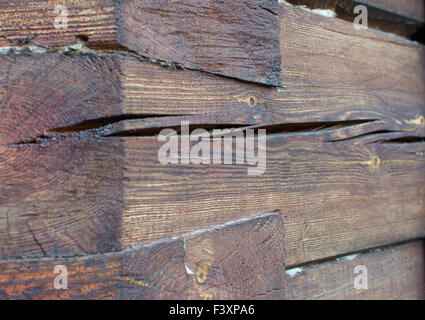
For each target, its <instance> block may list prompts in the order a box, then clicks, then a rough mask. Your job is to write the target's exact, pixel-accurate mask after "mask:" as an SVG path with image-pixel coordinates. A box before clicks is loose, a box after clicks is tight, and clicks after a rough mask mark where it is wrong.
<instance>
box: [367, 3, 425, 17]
mask: <svg viewBox="0 0 425 320" xmlns="http://www.w3.org/2000/svg"><path fill="white" fill-rule="evenodd" d="M360 2H362V3H365V4H368V5H371V6H375V7H377V8H381V9H384V10H387V11H391V12H394V13H397V14H399V15H402V16H406V17H409V18H412V19H416V20H418V21H421V22H424V21H425V3H424V1H423V0H409V1H408V3H405V2H404V3H403V1H397V0H361V1H360Z"/></svg>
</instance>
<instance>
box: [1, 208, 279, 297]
mask: <svg viewBox="0 0 425 320" xmlns="http://www.w3.org/2000/svg"><path fill="white" fill-rule="evenodd" d="M57 265H62V266H66V267H67V271H68V289H67V290H57V289H55V288H54V279H55V278H56V277H57V276H58V275H59V274H55V273H54V270H55V266H57ZM284 270H285V261H284V236H283V220H282V218H281V216H280V215H278V214H271V215H266V216H262V217H258V218H253V219H250V220H247V221H243V222H237V223H233V224H229V225H226V226H219V227H214V228H211V229H210V230H204V231H202V232H197V233H193V234H188V235H185V236H181V237H179V238H178V239H174V240H166V241H163V242H159V243H155V244H151V245H148V246H145V247H139V248H135V249H130V250H126V251H123V252H116V253H107V254H101V255H94V256H88V257H80V258H68V259H64V258H61V259H38V260H37V259H34V260H23V261H0V271H1V272H0V274H1V275H0V298H1V299H188V298H192V299H254V298H255V299H279V298H282V297H283V281H284V280H283V279H284V277H283V274H284ZM61 274H63V273H61ZM229 278H230V279H232V281H231V282H228V281H227V280H228V279H229ZM223 281H224V282H226V286H223V285H221V284H222V283H223ZM61 283H62V282H61Z"/></svg>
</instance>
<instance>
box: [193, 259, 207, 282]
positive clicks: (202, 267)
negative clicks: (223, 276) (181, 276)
mask: <svg viewBox="0 0 425 320" xmlns="http://www.w3.org/2000/svg"><path fill="white" fill-rule="evenodd" d="M207 278H208V266H207V264H206V263H204V262H202V261H201V262H200V263H199V265H198V270H197V271H196V280H197V281H198V283H204V282H205V281H206V280H207Z"/></svg>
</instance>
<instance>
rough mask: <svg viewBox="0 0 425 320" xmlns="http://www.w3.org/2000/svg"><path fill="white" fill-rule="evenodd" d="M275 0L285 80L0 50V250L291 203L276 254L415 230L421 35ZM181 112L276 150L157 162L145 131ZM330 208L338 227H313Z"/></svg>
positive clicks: (117, 235)
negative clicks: (275, 82)
mask: <svg viewBox="0 0 425 320" xmlns="http://www.w3.org/2000/svg"><path fill="white" fill-rule="evenodd" d="M284 9H285V10H281V15H282V17H283V18H284V19H282V20H281V23H282V25H281V37H287V38H289V39H291V44H290V45H289V44H284V43H283V44H281V50H282V53H283V54H284V55H285V56H287V57H288V60H285V61H284V67H285V68H284V71H283V72H282V78H283V79H285V81H286V82H287V88H286V89H283V88H266V87H264V86H258V85H253V84H248V83H243V82H240V81H236V80H232V79H224V78H221V77H218V76H215V75H210V74H206V73H202V72H197V71H191V70H169V69H165V68H161V67H159V66H154V65H151V64H149V63H146V62H141V61H138V60H136V59H133V58H130V57H121V56H118V55H99V56H96V55H82V56H78V55H71V56H59V55H50V54H38V55H29V54H24V55H2V56H1V57H0V58H1V59H2V60H3V62H4V63H1V64H0V68H2V72H1V74H2V75H4V76H3V78H2V79H1V82H0V83H1V90H0V92H1V97H0V100H1V104H2V105H3V106H4V107H3V109H2V123H1V126H0V128H1V130H0V137H1V144H2V146H1V149H2V151H1V157H0V161H1V165H0V170H1V179H2V184H1V188H2V190H1V191H2V192H1V194H2V195H3V198H2V205H1V208H0V212H1V215H2V218H3V219H2V227H1V228H2V230H4V232H2V233H1V235H2V236H3V239H2V244H3V246H2V248H1V256H2V258H10V257H21V256H24V255H56V254H60V255H63V254H75V253H81V252H85V253H93V252H108V251H111V250H119V249H122V248H125V247H127V246H128V245H133V244H137V243H139V242H150V241H152V240H153V239H160V238H162V237H168V236H174V235H178V234H180V233H181V232H187V231H191V230H195V229H197V228H201V227H207V226H210V225H215V224H217V223H222V222H223V223H224V222H227V221H231V220H233V219H234V218H235V217H237V218H241V217H242V218H243V217H247V216H251V215H256V214H258V213H261V212H270V211H273V210H281V211H282V213H283V214H284V215H285V214H286V213H289V214H288V215H287V217H288V218H287V219H288V223H289V225H292V226H291V227H290V228H291V229H292V230H293V231H292V233H291V232H290V231H288V232H287V234H288V239H289V240H288V242H287V247H288V250H287V251H288V252H289V253H288V260H287V261H288V264H289V265H295V264H298V263H302V262H306V261H311V260H316V259H321V258H323V257H324V256H325V255H327V254H328V253H327V251H326V250H327V249H326V248H327V247H331V248H332V250H331V251H330V252H329V254H332V255H334V254H335V255H336V254H342V253H344V252H350V251H353V250H360V249H362V248H367V247H371V246H372V247H373V246H377V245H382V244H388V243H391V242H392V241H401V240H406V239H410V238H412V237H417V236H421V235H422V234H423V230H424V228H423V221H424V219H423V175H422V173H423V164H424V163H423V144H422V143H421V142H420V139H421V138H422V137H423V136H424V133H423V132H424V130H425V129H424V127H425V125H424V113H425V112H424V95H423V93H424V87H423V86H424V81H423V80H424V75H423V72H422V70H423V68H422V67H423V60H422V58H423V48H422V47H421V46H418V45H415V44H412V43H408V42H403V41H399V40H395V39H392V38H389V37H386V36H384V35H380V34H374V33H373V32H366V33H363V36H359V35H357V36H355V33H353V34H350V32H354V31H352V29H351V28H352V26H351V24H348V23H346V22H344V21H339V20H331V21H332V23H330V24H326V23H325V22H326V21H328V19H325V18H323V17H320V16H317V15H314V14H311V13H308V12H305V11H302V10H300V9H297V8H291V7H289V6H286V7H285V8H284ZM298 23H302V24H303V27H302V28H301V27H299V25H298ZM313 34H314V35H316V36H318V37H317V39H315V38H314V37H313V36H312V35H313ZM364 35H366V36H364ZM352 36H353V37H352ZM291 37H293V39H292V38H291ZM327 39H328V40H327ZM329 39H333V40H329ZM353 39H354V40H353ZM347 43H348V44H349V45H350V46H349V47H347ZM308 44H309V45H311V48H316V49H315V50H316V51H311V48H310V49H309V50H306V48H309V47H308ZM322 44H326V45H327V46H328V47H330V48H338V50H337V51H331V52H327V51H323V50H319V48H321V45H322ZM355 44H357V45H359V44H360V49H358V50H357V49H355ZM346 50H351V51H350V52H351V54H350V55H346ZM306 52H307V53H306ZM365 52H366V53H367V55H368V56H370V57H372V58H371V61H369V60H368V59H362V57H363V55H364V54H365ZM375 56H378V58H376V57H375ZM305 57H309V59H310V60H311V62H310V63H309V64H308V63H307V62H305V61H304V62H303V60H305V59H306V58H305ZM314 57H317V58H314ZM346 58H349V59H351V60H350V63H348V64H347V60H346ZM34 59H35V60H34ZM325 59H328V60H329V65H332V66H333V68H329V67H326V68H324V67H321V66H322V62H323V60H325ZM34 61H35V62H34ZM382 61H387V62H388V61H390V62H391V63H390V64H388V65H387V69H384V70H383V69H382V66H384V64H383V63H382ZM385 65H386V64H385ZM350 66H351V67H350ZM358 66H361V68H360V69H357V67H358ZM388 66H390V67H388ZM69 70H72V72H69ZM297 70H298V71H297ZM353 70H354V71H356V72H353ZM335 79H341V80H340V82H339V81H338V82H337V81H335ZM35 87H36V88H37V91H35V90H34V88H35ZM330 88H332V89H330ZM347 92H349V93H348V94H347ZM329 106H333V107H332V108H330V107H329ZM158 110H161V112H159V111H158ZM312 119H313V120H312ZM182 120H188V121H190V122H191V123H192V124H193V125H197V126H201V127H206V128H207V129H212V128H214V127H216V128H223V127H224V126H227V127H232V126H235V127H238V126H239V127H240V126H247V125H258V126H263V127H265V128H266V129H267V130H268V133H270V134H272V133H273V134H272V135H270V136H269V138H268V139H269V140H268V141H270V143H271V144H270V147H271V148H272V149H271V150H273V149H276V150H277V151H276V152H272V153H271V155H270V157H271V158H270V159H269V158H268V159H267V161H268V162H267V171H266V174H265V175H264V176H263V177H257V178H256V179H253V180H252V181H251V182H249V181H247V180H248V177H247V176H246V173H247V167H246V166H240V167H239V168H237V169H236V168H235V167H234V166H227V167H226V166H224V167H215V166H213V165H211V166H205V167H203V166H201V167H184V168H183V167H180V166H174V167H173V166H172V167H163V166H161V165H160V163H159V161H158V149H159V147H160V146H161V144H160V143H159V142H158V140H157V137H156V136H155V134H157V133H158V132H159V130H160V129H162V128H166V127H175V126H179V125H180V123H181V121H182ZM372 120H377V121H372ZM12 128H13V130H12ZM90 128H91V130H87V129H90ZM152 129H154V130H153V131H152ZM315 131H316V132H315ZM396 131H401V132H400V133H398V132H396ZM110 134H112V135H114V137H108V135H110ZM364 135H368V136H364ZM132 136H134V137H132ZM353 138H356V139H353ZM412 139H413V141H412ZM339 140H343V141H340V142H336V141H339ZM327 141H329V142H327ZM332 141H335V142H332ZM383 141H386V143H381V142H383ZM415 141H416V142H415ZM403 142H409V143H403ZM270 147H269V145H268V149H269V148H270ZM315 153H316V155H315ZM293 154H294V155H295V156H294V159H295V160H294V163H293V164H292V165H291V161H290V158H291V157H293ZM306 154H307V155H308V154H309V155H308V156H306ZM66 158H68V159H70V160H64V159H66ZM269 161H270V162H269ZM157 167H158V169H156V168H157ZM146 168H149V169H146ZM152 168H155V169H152ZM375 168H378V169H377V170H375ZM155 170H157V172H155ZM234 170H235V173H234V175H232V174H231V172H233V171H234ZM371 172H372V173H373V174H371ZM180 173H186V174H187V177H186V176H180V177H179V176H178V174H180ZM205 174H206V175H205ZM214 174H216V175H217V177H216V178H214ZM204 177H205V178H204ZM143 179H147V180H143ZM190 179H194V180H193V181H194V182H191V184H188V182H187V181H188V180H190ZM144 181H154V182H153V183H151V184H146V182H144ZM352 181H358V182H357V183H352ZM310 184H311V187H308V185H310ZM58 186H61V187H58ZM359 186H360V187H359ZM174 188H175V189H174ZM193 190H196V191H193ZM215 191H217V193H216V194H212V193H213V192H215ZM312 192H313V193H312ZM105 194H108V195H110V196H109V197H105ZM303 194H304V195H303ZM5 195H7V196H5ZM372 195H374V196H376V199H375V200H374V201H372V199H371V197H372ZM238 197H239V198H238ZM338 197H341V198H340V199H343V200H342V202H341V201H339V200H338ZM40 199H45V200H43V201H40ZM164 199H165V200H164ZM167 199H169V200H168V201H167ZM170 199H171V200H170ZM186 199H189V200H188V201H185V200H186ZM226 199H227V200H226ZM234 199H236V200H234ZM247 199H248V200H250V201H252V202H247ZM229 202H231V203H229ZM144 203H146V205H144ZM185 203H187V204H185ZM342 203H344V205H343V204H342ZM149 205H153V207H151V208H149ZM87 208H88V209H87ZM227 208H229V210H227ZM341 208H342V209H341ZM346 208H348V209H346ZM406 208H407V209H406ZM83 209H84V210H85V211H84V210H83ZM402 209H406V210H402ZM387 210H388V212H391V214H390V215H386V211H387ZM376 211H378V212H379V214H377V215H376V214H375V213H376ZM84 212H85V213H84ZM87 212H89V214H87ZM222 212H224V214H223V213H222ZM341 212H343V214H342V215H341ZM217 213H220V214H219V215H217ZM344 213H346V214H347V215H349V216H350V217H352V218H351V219H348V220H347V219H344ZM372 213H374V216H373V217H372V218H373V219H376V221H377V222H376V225H377V227H375V226H374V225H373V224H370V219H371V215H372ZM132 215H134V218H131V216H132ZM340 215H341V216H340ZM339 216H340V217H339ZM338 217H339V218H338ZM402 217H404V220H403V219H402ZM335 218H338V219H340V220H341V221H343V222H342V223H343V224H342V225H345V226H347V228H341V230H339V232H340V235H339V238H338V241H337V240H336V238H329V236H328V235H326V234H324V233H323V230H333V226H334V224H335V223H336V222H335ZM220 219H221V220H220ZM316 220H319V221H321V224H317V226H318V227H319V226H322V227H321V228H322V229H321V230H322V231H320V229H317V230H311V227H310V225H311V224H312V223H314V224H315V223H316V222H315V221H316ZM123 221H124V222H123ZM151 221H154V223H156V225H152V224H150V223H151ZM167 221H168V222H167ZM388 221H391V222H390V223H389V222H388ZM388 225H389V227H388ZM64 226H66V227H64ZM156 226H158V228H157V227H156ZM294 226H295V227H294ZM286 228H287V229H288V230H289V227H286ZM350 228H354V230H359V231H358V235H359V236H360V238H361V240H359V241H358V242H357V241H356V243H357V244H356V245H353V242H354V238H355V237H356V235H355V234H351V235H350V234H349V233H351V231H352V230H351V229H350ZM388 228H390V230H391V232H388ZM304 229H305V231H304V232H301V231H303V230H304ZM375 229H376V230H375ZM22 230H26V231H25V232H23V231H22ZM46 230H48V232H46ZM132 230H137V231H138V232H140V234H138V235H136V236H135V235H134V234H132V233H133V231H132ZM356 232H357V231H356ZM338 234H339V233H338ZM301 235H304V236H301ZM341 238H343V239H344V240H343V241H341ZM301 240H303V241H301ZM337 242H338V243H337ZM317 248H319V249H317Z"/></svg>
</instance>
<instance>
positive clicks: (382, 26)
mask: <svg viewBox="0 0 425 320" xmlns="http://www.w3.org/2000/svg"><path fill="white" fill-rule="evenodd" d="M288 2H289V3H291V4H293V5H296V6H303V7H304V6H305V7H307V8H310V9H313V10H315V9H317V10H323V9H327V10H332V11H333V12H334V13H335V15H336V17H337V18H339V19H344V20H346V21H348V22H350V23H352V24H353V23H354V21H355V19H356V17H359V15H360V13H363V14H364V13H365V11H364V10H361V11H357V10H358V9H357V10H356V7H357V6H360V5H362V6H363V7H364V6H365V7H366V8H367V27H368V28H371V29H377V30H381V31H384V32H388V33H393V34H396V35H399V36H402V37H405V38H407V39H412V40H419V41H422V43H423V40H424V39H423V37H422V38H421V36H420V33H421V28H423V26H424V14H425V13H424V11H425V10H424V2H423V1H422V0H411V1H408V3H404V2H403V1H399V0H357V1H354V0H288ZM316 13H321V14H323V11H322V12H320V11H316ZM361 22H362V24H363V26H366V24H365V23H366V21H364V20H363V19H362V21H361Z"/></svg>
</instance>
